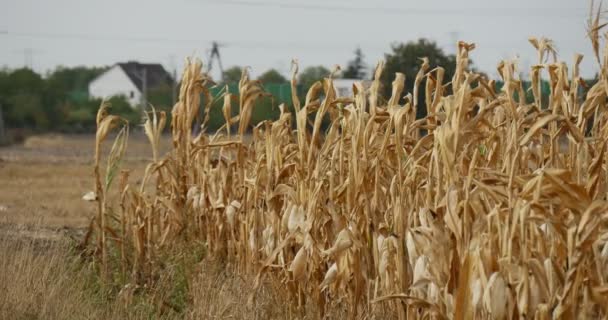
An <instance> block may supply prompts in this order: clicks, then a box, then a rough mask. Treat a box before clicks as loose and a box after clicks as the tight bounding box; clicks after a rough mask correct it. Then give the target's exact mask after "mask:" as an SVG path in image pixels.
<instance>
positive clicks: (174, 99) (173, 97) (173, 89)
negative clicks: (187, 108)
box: [171, 68, 178, 107]
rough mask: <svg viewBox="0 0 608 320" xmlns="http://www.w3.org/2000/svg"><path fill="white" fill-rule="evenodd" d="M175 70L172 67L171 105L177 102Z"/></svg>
mask: <svg viewBox="0 0 608 320" xmlns="http://www.w3.org/2000/svg"><path fill="white" fill-rule="evenodd" d="M177 84H178V82H177V70H176V69H175V68H173V83H172V86H171V107H173V106H174V105H175V103H176V102H177Z"/></svg>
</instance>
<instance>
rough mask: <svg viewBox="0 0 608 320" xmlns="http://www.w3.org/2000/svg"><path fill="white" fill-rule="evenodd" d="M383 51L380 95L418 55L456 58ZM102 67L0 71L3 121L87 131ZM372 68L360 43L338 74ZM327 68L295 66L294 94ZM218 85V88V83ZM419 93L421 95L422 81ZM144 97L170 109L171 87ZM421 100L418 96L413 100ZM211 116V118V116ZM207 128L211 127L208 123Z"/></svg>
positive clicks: (419, 44) (413, 48) (135, 113)
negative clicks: (92, 90)
mask: <svg viewBox="0 0 608 320" xmlns="http://www.w3.org/2000/svg"><path fill="white" fill-rule="evenodd" d="M390 49H391V50H390V52H389V53H386V54H385V57H384V60H385V70H384V73H383V76H382V78H381V82H382V84H383V85H382V87H383V91H384V94H385V97H388V96H390V91H391V82H392V81H393V80H394V76H395V73H396V72H402V73H404V74H405V79H406V86H405V88H406V90H407V91H406V92H411V91H412V87H413V79H414V78H415V77H416V73H417V72H418V69H419V67H420V64H421V61H420V59H419V58H421V57H427V58H428V59H429V63H430V68H431V69H432V68H434V67H436V66H442V67H443V68H445V71H446V72H445V78H444V79H450V78H451V77H452V75H453V74H454V71H455V70H454V69H455V63H456V58H455V56H454V55H452V54H446V53H445V52H444V51H443V50H442V49H441V48H440V47H439V46H438V45H437V44H436V43H435V42H433V41H430V40H427V39H418V40H417V41H411V42H408V43H396V44H393V45H392V46H391V48H390ZM107 69H108V67H74V68H66V67H59V68H57V69H56V70H54V71H52V72H50V73H48V74H46V75H44V76H43V75H40V74H38V73H36V72H34V71H32V70H30V69H27V68H21V69H15V70H9V69H6V68H5V69H2V70H0V106H1V107H2V110H3V115H4V122H5V125H6V127H8V128H21V129H28V130H32V131H37V132H44V131H58V132H91V131H92V130H93V128H94V126H95V114H96V111H97V108H98V107H99V104H100V102H101V101H100V100H99V99H92V98H89V96H88V94H87V88H88V84H89V82H90V81H91V80H93V79H94V78H95V77H97V76H98V75H100V74H101V73H103V72H104V71H105V70H107ZM372 69H373V68H372V67H370V66H367V65H366V64H365V59H364V55H363V52H362V50H361V49H360V48H357V49H356V50H355V51H354V57H353V58H352V59H351V60H350V61H348V63H347V64H346V66H345V68H343V70H342V72H341V73H339V74H337V76H338V77H343V78H351V79H367V80H370V79H371V77H372V74H373V70H372ZM241 71H242V69H241V68H240V67H238V66H234V67H231V68H229V69H227V70H226V71H225V73H224V81H225V83H224V84H232V86H234V85H235V84H236V83H238V81H239V79H240V76H241ZM329 74H330V70H329V69H328V68H327V67H325V66H310V67H307V68H304V69H303V70H301V71H300V73H299V77H298V84H299V90H298V91H299V92H298V95H299V96H302V97H304V96H305V93H306V92H307V90H308V88H309V87H310V86H311V85H312V84H313V83H314V82H316V81H318V80H320V79H322V78H324V77H327V76H328V75H329ZM258 79H259V80H260V81H261V82H262V83H263V84H287V83H288V79H286V78H285V77H284V76H283V75H282V74H281V73H279V72H278V71H276V70H268V71H266V72H264V73H262V74H261V75H260V76H259V77H258ZM219 86H222V87H223V84H220V85H219ZM419 94H420V95H421V96H422V97H424V86H421V91H420V92H419ZM147 100H148V102H149V103H150V104H152V105H154V106H155V107H156V108H157V109H162V110H166V111H170V109H171V107H172V88H171V86H167V87H161V88H153V89H150V90H149V91H148V99H147ZM419 100H420V101H424V99H419ZM282 102H285V101H280V100H279V99H277V97H269V98H265V99H262V100H261V101H260V102H259V104H260V107H259V108H257V106H256V109H257V110H256V111H254V112H255V113H256V114H254V118H256V119H258V120H263V119H265V118H269V117H272V116H274V115H275V113H276V114H278V109H277V108H276V107H277V106H278V104H279V103H282ZM111 103H112V109H113V111H112V112H113V113H116V114H120V115H121V116H123V117H125V118H127V119H129V120H130V121H131V122H132V123H139V122H140V121H141V111H139V110H138V109H136V108H132V107H131V106H129V104H128V102H127V100H126V99H125V98H124V97H113V98H112V99H111ZM419 109H420V110H419V111H420V112H419V114H418V116H424V115H425V114H426V110H425V108H424V105H422V107H421V108H419ZM211 116H213V117H221V112H214V113H213V114H211ZM214 120H217V121H214ZM222 121H223V120H222V119H211V121H210V122H211V123H221V122H222ZM209 129H213V128H209Z"/></svg>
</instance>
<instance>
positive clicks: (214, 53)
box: [207, 41, 225, 82]
mask: <svg viewBox="0 0 608 320" xmlns="http://www.w3.org/2000/svg"><path fill="white" fill-rule="evenodd" d="M220 46H221V45H220V44H218V43H217V42H216V41H213V43H212V44H211V55H210V57H209V67H208V68H207V73H210V72H211V67H212V66H213V60H214V58H215V59H217V63H218V65H219V67H220V73H221V78H222V82H225V81H224V80H225V79H224V78H225V77H224V67H223V66H222V58H221V57H220Z"/></svg>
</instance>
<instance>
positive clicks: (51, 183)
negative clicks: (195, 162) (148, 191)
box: [0, 133, 170, 235]
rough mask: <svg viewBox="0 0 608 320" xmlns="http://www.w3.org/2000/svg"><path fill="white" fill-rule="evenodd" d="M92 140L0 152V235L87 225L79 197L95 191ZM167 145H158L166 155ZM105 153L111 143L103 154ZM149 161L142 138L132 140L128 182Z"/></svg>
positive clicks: (36, 143) (55, 138) (39, 140)
mask: <svg viewBox="0 0 608 320" xmlns="http://www.w3.org/2000/svg"><path fill="white" fill-rule="evenodd" d="M94 139H95V137H94V136H93V135H46V136H34V137H30V138H29V139H27V140H26V141H25V142H24V143H23V144H21V145H13V146H8V147H2V148H0V235H1V234H7V233H10V232H13V233H14V232H16V231H15V230H19V232H20V233H21V232H27V233H35V232H34V231H32V229H33V228H34V227H33V226H35V228H36V229H39V232H40V233H49V231H48V230H60V229H81V228H84V227H86V226H87V225H88V222H89V220H90V219H91V217H92V216H93V214H94V210H95V208H94V204H93V203H91V202H86V201H84V200H82V196H83V195H84V194H85V193H86V192H88V191H91V190H93V188H94V181H93V177H92V175H93V156H94V141H95V140H94ZM169 144H170V142H169V140H168V138H166V139H163V141H162V142H161V149H162V150H167V148H168V147H169ZM110 147H111V137H110V139H108V141H106V142H105V145H104V149H103V151H102V153H103V154H107V153H108V151H109V148H110ZM150 158H151V149H150V147H149V144H148V142H147V140H146V138H145V136H143V134H140V133H135V134H131V136H130V138H129V148H128V151H127V154H126V156H125V161H124V162H123V168H124V169H128V170H131V172H132V174H131V177H132V178H131V179H132V180H131V182H137V179H141V176H142V174H143V170H144V169H145V166H146V163H147V162H148V161H149V160H150ZM102 168H103V167H102ZM102 170H103V169H102ZM26 230H30V231H26ZM45 230H46V231H45Z"/></svg>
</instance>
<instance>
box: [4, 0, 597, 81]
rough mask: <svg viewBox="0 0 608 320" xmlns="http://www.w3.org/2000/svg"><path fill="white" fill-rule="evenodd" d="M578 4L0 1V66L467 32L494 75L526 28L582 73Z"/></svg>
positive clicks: (439, 37)
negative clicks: (215, 45)
mask: <svg viewBox="0 0 608 320" xmlns="http://www.w3.org/2000/svg"><path fill="white" fill-rule="evenodd" d="M588 8H589V2H588V1H587V0H510V1H505V0H501V1H497V0H458V1H451V0H441V1H440V0H424V1H420V0H418V1H413V0H400V1H397V0H376V1H371V0H349V1H347V0H174V1H160V0H146V1H140V0H137V1H136V0H103V1H102V0H0V66H7V67H9V68H17V67H21V66H23V65H24V64H26V63H28V64H29V63H32V65H33V67H34V69H35V70H37V71H41V72H46V71H48V70H52V69H54V68H55V67H57V66H59V65H63V66H76V65H87V66H103V65H112V64H114V63H116V62H122V61H128V60H137V61H141V62H159V63H162V64H163V65H164V66H165V67H166V68H167V69H173V68H178V72H179V69H181V67H182V65H183V59H184V57H186V56H189V55H195V56H197V57H201V58H203V60H204V61H205V60H207V56H208V54H209V49H210V47H211V41H213V40H217V41H218V42H220V43H221V44H222V45H223V46H222V47H221V48H220V53H221V55H222V60H223V63H224V66H225V67H230V66H233V65H247V66H251V67H252V70H253V74H254V75H256V74H259V73H261V72H263V71H265V70H267V69H269V68H275V69H277V70H279V71H280V72H281V73H283V74H285V75H287V74H288V73H289V67H290V61H291V59H292V58H298V60H299V61H300V64H301V67H306V66H309V65H319V64H322V65H325V66H328V67H330V66H333V65H335V64H340V65H345V64H346V62H347V61H348V60H350V59H351V58H352V56H353V54H352V52H353V50H354V49H355V48H356V47H357V46H360V47H361V48H362V50H363V53H364V54H365V59H366V63H367V64H368V66H373V65H375V63H376V62H377V61H378V60H379V59H381V58H382V57H383V55H384V53H386V52H389V51H390V44H391V43H395V42H407V41H411V40H416V39H417V38H420V37H425V38H429V39H432V40H435V41H436V42H437V43H438V44H439V45H440V46H441V47H442V48H443V49H444V50H445V51H446V52H449V53H453V52H454V48H455V42H456V41H457V40H465V41H467V42H474V43H476V44H477V49H475V51H474V52H473V53H472V56H471V57H472V59H473V60H474V62H475V65H476V66H477V67H478V68H479V69H481V70H483V71H485V72H487V73H488V74H490V75H492V76H495V75H496V72H495V67H496V65H497V63H498V62H499V60H500V59H504V58H515V57H517V56H519V61H520V65H521V66H523V67H527V66H529V65H531V64H534V63H535V62H536V52H535V51H534V49H533V48H532V46H531V45H530V44H529V43H528V40H527V39H528V37H530V36H536V37H540V36H545V37H548V38H551V39H553V40H554V41H555V43H556V46H557V48H558V52H559V58H560V60H564V61H566V62H568V64H570V63H571V62H572V57H573V55H574V53H576V52H578V53H582V54H584V55H585V59H584V60H583V63H582V72H583V75H585V76H592V75H594V74H595V69H596V68H597V66H596V64H595V63H594V59H593V57H592V53H591V45H590V44H589V41H588V39H587V38H586V36H585V21H586V19H587V14H588ZM216 77H217V74H216Z"/></svg>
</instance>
